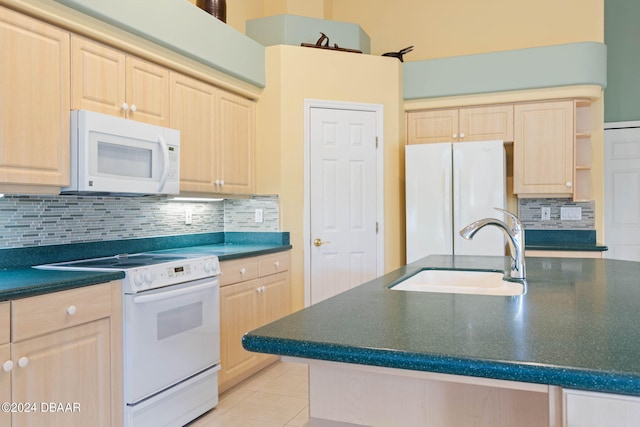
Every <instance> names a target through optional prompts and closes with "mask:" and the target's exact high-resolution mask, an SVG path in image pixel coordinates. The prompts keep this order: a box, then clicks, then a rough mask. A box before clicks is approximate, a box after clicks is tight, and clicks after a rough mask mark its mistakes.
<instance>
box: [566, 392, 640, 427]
mask: <svg viewBox="0 0 640 427" xmlns="http://www.w3.org/2000/svg"><path fill="white" fill-rule="evenodd" d="M563 406H564V408H563V409H564V410H563V414H564V420H563V423H562V425H563V426H564V427H600V426H616V427H632V426H637V425H638V420H639V419H640V398H638V397H634V396H622V395H616V394H605V393H591V392H586V391H580V390H563Z"/></svg>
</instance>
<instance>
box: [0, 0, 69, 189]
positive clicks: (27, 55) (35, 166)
mask: <svg viewBox="0 0 640 427" xmlns="http://www.w3.org/2000/svg"><path fill="white" fill-rule="evenodd" d="M0 55H2V60H0V94H1V96H0V123H2V125H1V126H0V185H1V186H2V187H3V191H6V189H7V188H11V187H12V186H16V185H17V186H22V185H28V186H32V187H40V188H39V189H38V190H37V191H36V192H44V193H56V194H57V193H58V192H59V187H61V186H65V185H69V106H70V95H69V85H70V72H69V33H68V32H66V31H62V30H60V29H58V28H56V27H53V26H51V25H48V24H45V23H43V22H41V21H38V20H35V19H33V18H30V17H27V16H24V15H21V14H19V13H16V12H13V11H11V10H8V9H5V8H2V7H0ZM27 192H31V191H28V190H27Z"/></svg>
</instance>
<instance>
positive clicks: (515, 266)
mask: <svg viewBox="0 0 640 427" xmlns="http://www.w3.org/2000/svg"><path fill="white" fill-rule="evenodd" d="M494 209H496V210H498V211H500V212H503V213H505V214H506V215H508V216H509V217H511V220H512V222H513V227H511V228H510V227H509V226H508V225H507V224H506V223H505V222H504V221H500V220H499V219H495V218H484V219H479V220H478V221H474V222H472V223H471V224H469V225H467V226H466V227H464V228H463V229H462V230H460V235H461V236H462V237H464V238H465V239H468V240H471V239H472V238H473V236H474V235H475V234H476V233H477V232H478V230H480V229H481V228H483V227H484V226H485V225H495V226H496V227H498V228H500V229H501V230H502V231H504V234H506V235H507V237H508V241H509V248H511V271H510V272H509V276H510V277H511V278H512V279H525V278H526V272H525V266H524V228H522V223H521V222H520V220H519V219H518V217H517V216H515V215H514V214H512V213H511V212H508V211H505V210H504V209H500V208H494Z"/></svg>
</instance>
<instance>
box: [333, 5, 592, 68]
mask: <svg viewBox="0 0 640 427" xmlns="http://www.w3.org/2000/svg"><path fill="white" fill-rule="evenodd" d="M327 18H328V19H334V20H336V21H346V22H354V23H357V24H359V25H360V26H361V27H362V28H363V29H364V31H365V32H367V34H369V37H371V52H372V53H373V54H381V53H384V52H388V51H397V50H399V49H401V48H403V47H406V46H410V45H414V46H415V48H414V51H413V52H412V53H410V54H408V55H407V56H406V60H408V61H417V60H422V59H431V58H442V57H447V56H458V55H469V54H474V53H484V52H495V51H500V50H509V49H520V48H527V47H534V46H546V45H553V44H560V43H572V42H577V41H585V40H589V41H599V42H602V41H603V40H604V0H562V1H558V0H536V1H532V0H529V1H513V0H483V1H478V0H403V1H400V2H399V1H386V0H334V1H333V11H332V16H330V17H327Z"/></svg>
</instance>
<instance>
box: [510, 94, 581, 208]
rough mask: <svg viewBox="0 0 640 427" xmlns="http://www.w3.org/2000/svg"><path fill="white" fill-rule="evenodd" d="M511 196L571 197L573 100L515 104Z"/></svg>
mask: <svg viewBox="0 0 640 427" xmlns="http://www.w3.org/2000/svg"><path fill="white" fill-rule="evenodd" d="M514 114H515V135H514V137H515V140H514V144H513V186H514V193H516V194H519V195H522V194H528V195H564V196H571V195H572V194H573V162H574V160H573V140H574V126H573V101H562V102H541V103H533V104H521V105H516V106H515V109H514Z"/></svg>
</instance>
